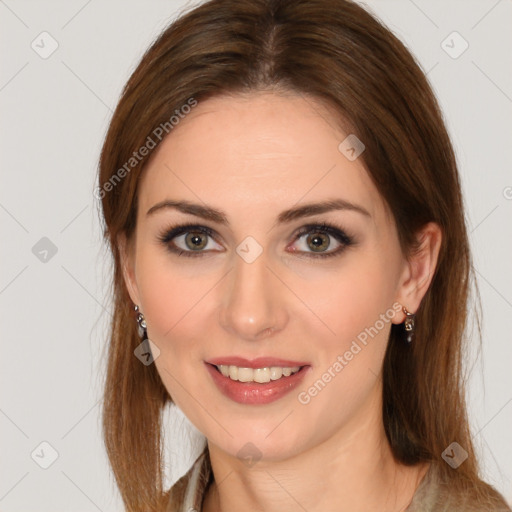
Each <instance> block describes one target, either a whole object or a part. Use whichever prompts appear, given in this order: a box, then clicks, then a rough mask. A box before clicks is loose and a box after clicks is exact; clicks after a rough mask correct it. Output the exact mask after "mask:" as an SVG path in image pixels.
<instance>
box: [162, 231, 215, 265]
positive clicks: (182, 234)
mask: <svg viewBox="0 0 512 512" xmlns="http://www.w3.org/2000/svg"><path fill="white" fill-rule="evenodd" d="M208 238H210V239H211V240H208ZM159 240H160V241H161V242H162V243H163V244H164V245H165V246H166V247H167V248H168V249H169V251H171V252H172V253H174V254H177V255H178V256H187V257H197V256H203V255H204V253H205V252H209V251H212V250H217V249H215V248H214V247H212V245H214V244H213V243H211V242H212V240H213V230H211V229H210V228H208V227H206V226H199V225H195V224H186V225H180V226H174V227H171V228H168V229H166V230H165V231H164V232H163V233H162V234H161V235H160V236H159ZM217 247H220V246H219V245H217ZM220 249H222V247H220Z"/></svg>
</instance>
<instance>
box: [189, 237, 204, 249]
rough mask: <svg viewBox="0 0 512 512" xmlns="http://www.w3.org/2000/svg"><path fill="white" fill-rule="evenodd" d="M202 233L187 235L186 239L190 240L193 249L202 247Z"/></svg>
mask: <svg viewBox="0 0 512 512" xmlns="http://www.w3.org/2000/svg"><path fill="white" fill-rule="evenodd" d="M201 236H202V235H197V234H196V235H191V234H189V235H187V241H189V242H191V243H192V245H193V246H195V247H194V248H195V249H202V248H203V247H204V246H205V243H204V241H202V240H201Z"/></svg>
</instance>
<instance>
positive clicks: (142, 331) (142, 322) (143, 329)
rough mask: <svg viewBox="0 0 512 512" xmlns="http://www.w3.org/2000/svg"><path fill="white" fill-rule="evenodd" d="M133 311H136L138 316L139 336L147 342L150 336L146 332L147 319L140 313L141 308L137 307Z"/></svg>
mask: <svg viewBox="0 0 512 512" xmlns="http://www.w3.org/2000/svg"><path fill="white" fill-rule="evenodd" d="M133 309H135V313H136V314H137V329H138V331H139V336H140V337H141V338H142V339H143V340H145V339H146V338H147V337H148V334H147V332H146V329H147V325H146V319H145V318H144V315H143V314H142V313H141V312H140V308H139V306H137V305H135V306H134V308H133Z"/></svg>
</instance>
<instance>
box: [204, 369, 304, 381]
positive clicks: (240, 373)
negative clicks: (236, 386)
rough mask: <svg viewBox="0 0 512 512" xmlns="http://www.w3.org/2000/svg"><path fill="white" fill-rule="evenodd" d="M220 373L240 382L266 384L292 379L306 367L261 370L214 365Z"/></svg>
mask: <svg viewBox="0 0 512 512" xmlns="http://www.w3.org/2000/svg"><path fill="white" fill-rule="evenodd" d="M212 366H213V367H214V368H216V369H217V371H218V372H219V373H221V374H222V375H224V377H228V378H229V379H231V380H235V381H238V382H256V383H259V384H266V383H268V382H271V381H275V380H280V379H283V378H287V377H290V376H291V375H294V374H295V373H297V372H299V371H300V370H301V369H302V368H304V366H265V367H261V368H244V367H240V366H235V365H224V364H220V365H212Z"/></svg>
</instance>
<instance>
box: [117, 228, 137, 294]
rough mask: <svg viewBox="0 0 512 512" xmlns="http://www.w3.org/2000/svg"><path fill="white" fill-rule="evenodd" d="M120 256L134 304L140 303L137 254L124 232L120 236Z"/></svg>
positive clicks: (125, 279)
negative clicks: (136, 267)
mask: <svg viewBox="0 0 512 512" xmlns="http://www.w3.org/2000/svg"><path fill="white" fill-rule="evenodd" d="M117 245H118V248H119V257H120V258H121V269H122V271H123V278H124V282H125V285H126V289H127V290H128V294H129V295H130V298H131V299H132V302H133V303H134V304H140V300H139V290H138V287H137V281H136V279H135V254H134V248H133V245H132V244H130V242H129V241H128V240H127V239H126V236H125V234H124V233H122V234H120V235H119V236H118V242H117Z"/></svg>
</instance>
